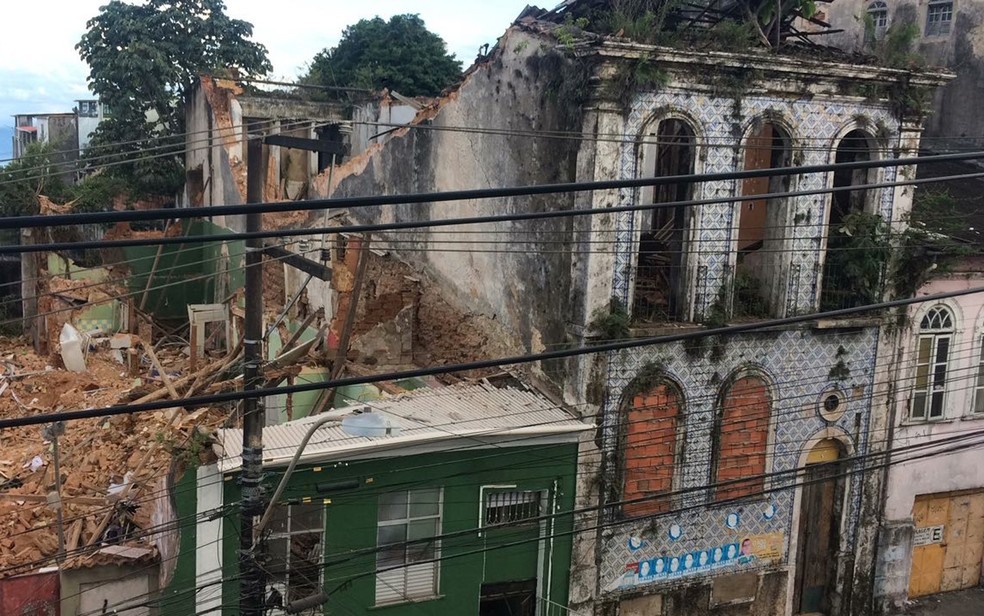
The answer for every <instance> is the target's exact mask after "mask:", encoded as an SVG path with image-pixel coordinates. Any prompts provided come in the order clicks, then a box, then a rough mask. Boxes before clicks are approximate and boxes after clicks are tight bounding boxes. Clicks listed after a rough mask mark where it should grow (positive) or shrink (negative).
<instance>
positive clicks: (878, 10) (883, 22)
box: [868, 0, 888, 32]
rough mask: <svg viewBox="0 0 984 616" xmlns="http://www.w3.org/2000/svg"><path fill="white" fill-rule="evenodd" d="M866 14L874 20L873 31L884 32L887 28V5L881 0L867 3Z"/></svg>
mask: <svg viewBox="0 0 984 616" xmlns="http://www.w3.org/2000/svg"><path fill="white" fill-rule="evenodd" d="M868 15H871V19H872V20H873V21H874V26H875V32H884V31H885V30H886V29H887V28H888V5H887V4H885V2H884V1H883V0H875V1H874V2H872V3H871V4H869V5H868Z"/></svg>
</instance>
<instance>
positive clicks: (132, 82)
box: [76, 0, 271, 193]
mask: <svg viewBox="0 0 984 616" xmlns="http://www.w3.org/2000/svg"><path fill="white" fill-rule="evenodd" d="M225 8H226V7H225V3H224V2H223V1H222V0H147V2H145V3H144V4H140V5H134V4H126V3H124V2H121V1H120V0H111V1H110V2H109V4H106V5H105V6H103V7H102V8H101V9H100V11H99V14H98V15H96V16H95V17H93V18H92V19H90V20H89V22H88V23H87V24H86V25H87V28H88V31H87V32H86V34H85V35H84V36H83V37H82V40H80V41H79V43H78V44H77V45H76V49H77V50H78V52H79V55H80V56H81V57H82V60H84V61H85V62H86V63H87V64H88V65H89V86H90V88H91V89H92V91H93V92H95V93H96V94H97V95H98V96H99V99H100V100H101V101H102V102H103V103H106V104H108V105H109V107H110V109H111V110H112V116H111V117H109V118H107V119H106V120H104V121H103V122H101V123H100V125H99V128H98V129H97V130H96V132H95V134H94V135H93V137H92V140H91V147H90V149H89V150H88V153H89V156H88V157H89V159H90V161H92V162H93V164H100V165H102V164H106V163H111V162H119V163H124V162H125V161H133V160H134V159H135V158H137V154H138V153H141V152H142V153H143V154H144V155H145V156H146V155H152V156H156V155H163V156H161V157H159V158H155V159H151V160H149V161H147V160H144V161H142V162H141V163H133V162H125V164H119V165H118V166H113V167H111V168H110V169H108V170H107V171H108V172H110V173H111V174H114V175H123V176H126V177H129V178H131V179H132V180H134V182H135V185H134V187H133V188H134V190H135V191H137V192H156V193H161V192H164V193H167V192H172V191H173V190H175V189H176V188H177V187H178V186H180V182H181V178H182V175H183V172H182V169H181V154H182V152H183V149H184V139H183V138H182V137H181V136H180V133H181V132H182V130H183V126H184V117H183V113H182V108H181V105H180V103H181V100H182V97H183V95H184V94H185V93H187V92H188V90H189V88H190V87H191V86H192V85H193V84H194V82H195V79H196V78H197V76H198V75H199V74H201V73H205V72H217V71H225V70H231V71H233V72H236V73H239V74H240V75H262V74H265V73H267V72H268V71H270V69H271V66H270V62H269V60H268V59H267V52H266V48H265V47H264V46H263V45H261V44H259V43H256V42H253V41H251V40H250V37H251V36H252V34H253V26H252V24H250V23H249V22H246V21H242V20H238V19H231V18H229V17H228V16H227V15H226V14H225ZM116 144H120V145H116ZM107 145H113V147H104V146H107ZM109 154H112V155H114V156H116V157H118V158H116V159H113V160H108V159H107V158H106V157H107V155H109ZM94 157H99V158H98V160H94Z"/></svg>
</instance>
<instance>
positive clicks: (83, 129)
mask: <svg viewBox="0 0 984 616" xmlns="http://www.w3.org/2000/svg"><path fill="white" fill-rule="evenodd" d="M75 102H76V103H77V105H76V106H75V115H76V116H77V117H78V127H79V128H78V148H79V151H80V152H84V151H85V149H86V148H87V147H89V141H90V140H91V139H92V133H93V132H95V130H96V127H97V126H99V123H100V122H102V121H103V119H104V118H108V117H109V115H110V110H109V105H107V104H105V103H101V102H99V100H97V99H83V100H77V101H75Z"/></svg>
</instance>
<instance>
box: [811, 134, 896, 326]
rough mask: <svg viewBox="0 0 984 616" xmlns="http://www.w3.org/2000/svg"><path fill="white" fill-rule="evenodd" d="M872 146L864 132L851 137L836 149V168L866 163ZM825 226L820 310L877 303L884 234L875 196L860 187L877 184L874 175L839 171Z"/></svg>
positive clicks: (884, 253) (871, 155)
mask: <svg viewBox="0 0 984 616" xmlns="http://www.w3.org/2000/svg"><path fill="white" fill-rule="evenodd" d="M873 158H874V144H873V142H872V139H871V137H870V136H869V135H868V134H866V133H865V132H863V131H860V130H854V131H851V132H849V133H848V134H847V135H845V136H844V138H843V139H842V140H841V142H840V144H839V145H838V146H837V152H836V155H835V159H834V162H836V163H837V164H845V163H855V162H863V161H869V160H872V159H873ZM833 179H834V188H835V189H844V188H852V187H861V188H856V189H853V190H837V191H836V192H834V193H833V194H832V195H831V198H830V215H829V218H828V222H827V253H826V257H825V261H824V272H823V288H822V291H821V295H820V307H821V309H822V310H834V309H837V308H852V307H855V306H861V305H864V304H870V303H874V302H877V301H878V300H879V299H880V297H881V295H882V284H883V278H884V265H885V261H886V259H887V257H888V245H887V233H886V230H885V225H884V223H883V222H882V220H881V218H880V216H879V215H877V214H875V213H873V212H872V210H873V209H874V208H873V207H872V206H873V204H872V201H873V198H874V196H875V195H876V194H877V193H876V192H875V191H872V190H870V189H865V188H863V186H865V185H867V184H871V183H873V182H874V180H875V172H874V170H872V169H843V168H841V169H837V170H836V171H834V176H833Z"/></svg>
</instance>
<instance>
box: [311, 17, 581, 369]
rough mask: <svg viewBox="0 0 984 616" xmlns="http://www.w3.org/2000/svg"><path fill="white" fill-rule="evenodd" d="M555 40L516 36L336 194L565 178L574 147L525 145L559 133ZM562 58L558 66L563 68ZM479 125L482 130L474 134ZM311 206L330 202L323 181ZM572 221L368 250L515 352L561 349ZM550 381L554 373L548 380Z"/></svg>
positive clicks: (424, 210)
mask: <svg viewBox="0 0 984 616" xmlns="http://www.w3.org/2000/svg"><path fill="white" fill-rule="evenodd" d="M554 44H555V43H554V42H553V41H550V40H548V39H545V38H541V37H538V36H536V35H534V34H531V33H528V32H524V31H521V30H519V29H516V28H513V29H510V30H509V31H507V32H506V34H505V35H504V36H503V38H502V39H501V40H500V43H499V45H498V46H497V48H496V49H495V50H494V51H493V52H492V54H491V56H490V57H489V58H488V59H486V60H485V61H483V62H481V63H479V64H478V65H476V66H475V67H474V68H473V70H472V71H471V72H470V73H469V74H468V75H467V76H466V77H465V79H464V81H463V83H462V84H461V85H460V87H459V88H458V89H457V90H456V91H454V92H452V93H450V94H449V95H447V96H446V97H445V98H443V99H442V100H441V101H439V102H438V103H437V104H436V105H435V106H433V107H430V108H427V109H424V110H423V111H422V112H421V114H419V115H418V117H417V121H416V122H417V124H418V127H417V128H413V129H405V130H401V131H399V132H397V133H395V134H394V135H393V137H392V138H391V139H390V141H389V142H388V143H387V144H386V145H385V147H378V146H370V148H369V149H368V150H367V151H366V152H365V153H363V154H362V155H361V156H358V157H355V158H354V159H353V160H351V161H349V162H348V163H346V164H345V165H343V166H341V167H340V168H338V169H336V170H335V173H334V178H335V185H336V186H335V190H334V193H333V194H334V196H336V197H347V196H358V195H375V194H399V193H421V192H432V191H449V190H465V189H478V188H502V187H514V186H531V185H539V184H547V183H554V182H566V181H572V180H573V179H574V156H575V152H576V147H577V145H578V144H577V142H576V141H574V142H572V141H570V140H564V139H556V138H548V137H543V136H531V135H529V134H528V131H568V130H570V128H571V127H570V126H568V125H567V124H566V123H565V121H564V120H565V117H566V116H565V115H564V114H563V112H562V110H561V107H562V105H560V104H558V99H557V97H556V96H555V95H552V92H553V91H555V90H556V83H555V81H556V78H557V74H556V73H555V72H553V71H550V70H545V69H546V67H545V66H543V65H542V63H540V62H539V60H540V58H541V56H543V55H544V54H553V53H555V52H553V51H552V50H551V49H550V47H552V45H554ZM560 62H562V61H558V63H560ZM476 127H480V128H481V129H483V130H479V131H476V130H474V128H476ZM321 180H322V181H321V182H319V183H318V184H319V187H318V189H316V190H315V193H316V194H315V195H314V196H315V197H318V196H325V195H326V194H327V193H328V186H327V173H323V174H322V176H321ZM571 205H572V198H571V197H570V196H567V195H551V196H540V197H514V198H502V199H487V200H476V201H455V202H447V203H421V204H401V205H395V206H386V207H383V208H365V209H356V210H353V211H352V217H353V218H354V219H355V220H357V221H360V222H400V221H408V222H409V221H426V220H436V219H444V218H455V217H466V216H478V215H503V214H514V213H520V212H524V213H525V212H538V211H549V210H558V209H568V208H570V207H571ZM569 229H570V221H569V220H566V219H554V220H551V221H527V222H505V223H489V224H481V225H469V226H461V227H442V228H434V229H423V230H419V231H413V232H391V233H388V234H386V235H385V236H384V237H381V238H379V239H377V240H375V241H376V245H377V246H385V247H387V248H389V249H391V250H392V251H393V252H394V253H395V254H397V255H398V256H400V257H401V258H403V259H405V260H407V261H408V262H411V263H414V264H419V265H420V266H422V267H423V268H424V269H425V270H426V271H427V272H428V273H429V274H431V275H432V276H434V278H436V279H437V280H438V281H439V283H441V284H443V285H444V286H446V287H447V288H449V289H454V290H456V291H457V294H458V299H459V300H460V301H461V303H462V305H463V306H465V307H466V308H468V309H470V310H472V311H475V312H477V313H480V314H482V315H485V316H486V317H488V318H490V319H494V320H496V321H499V322H501V323H502V324H503V325H504V326H505V328H506V329H508V330H509V331H511V332H514V333H515V336H516V337H517V339H518V340H519V342H520V344H521V346H522V348H524V349H525V350H527V351H533V352H536V351H542V350H543V349H545V348H547V347H548V346H551V345H557V344H560V343H563V342H564V341H565V339H566V338H565V334H566V327H565V326H566V324H565V321H566V318H565V315H566V314H567V313H568V308H569V306H568V298H569V288H570V258H571V257H570V252H569V251H570V249H571V246H570V244H569V243H568V238H569V236H570V230H569ZM551 376H555V375H551Z"/></svg>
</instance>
